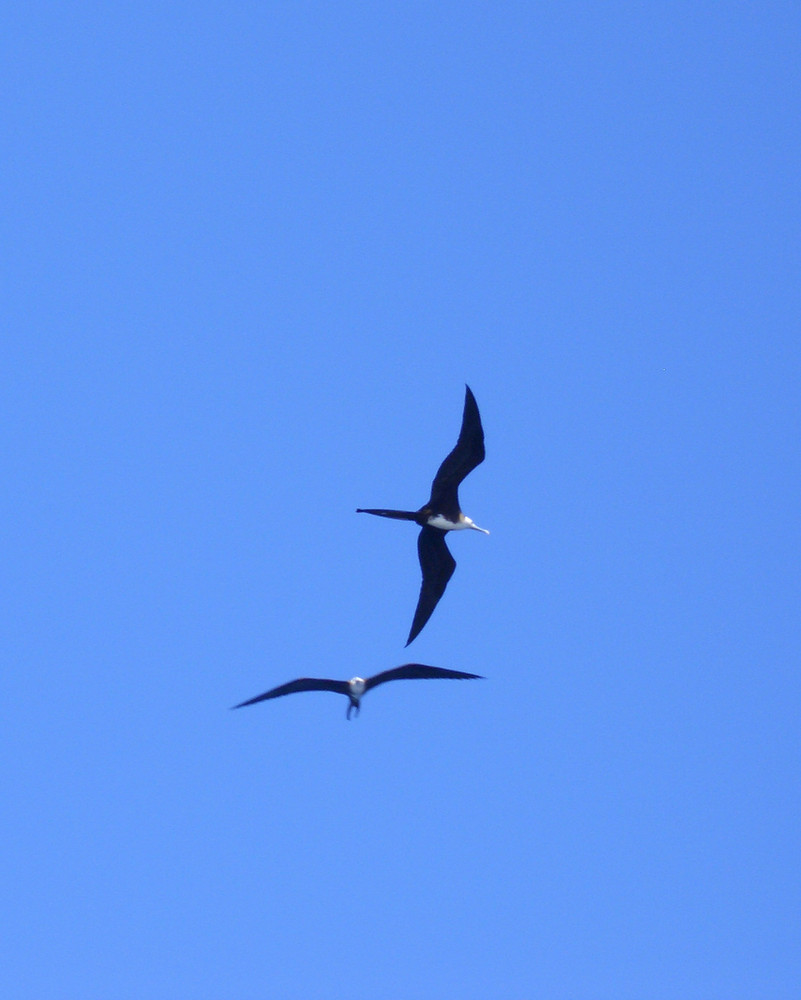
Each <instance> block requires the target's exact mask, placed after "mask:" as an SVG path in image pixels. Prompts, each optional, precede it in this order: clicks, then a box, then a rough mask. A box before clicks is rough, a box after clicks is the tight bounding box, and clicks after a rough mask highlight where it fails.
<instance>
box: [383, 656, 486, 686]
mask: <svg viewBox="0 0 801 1000" xmlns="http://www.w3.org/2000/svg"><path fill="white" fill-rule="evenodd" d="M431 677H450V678H452V679H453V680H457V681H467V680H484V678H483V677H482V676H481V674H466V673H463V672H462V671H461V670H446V669H445V668H444V667H427V666H426V665H425V663H404V665H403V666H402V667H393V668H392V670H383V671H382V672H381V673H380V674H376V675H375V677H369V678H368V679H367V680H366V681H365V685H364V690H365V691H369V690H370V688H374V687H378V685H379V684H384V683H386V682H387V681H407V680H423V679H427V678H431Z"/></svg>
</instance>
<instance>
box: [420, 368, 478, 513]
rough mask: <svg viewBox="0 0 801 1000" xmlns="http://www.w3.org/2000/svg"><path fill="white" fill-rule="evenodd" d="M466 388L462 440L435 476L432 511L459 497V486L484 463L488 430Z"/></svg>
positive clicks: (473, 398)
mask: <svg viewBox="0 0 801 1000" xmlns="http://www.w3.org/2000/svg"><path fill="white" fill-rule="evenodd" d="M464 388H465V394H464V413H463V414H462V429H461V430H460V431H459V440H458V441H457V442H456V446H455V448H454V449H453V451H452V452H451V453H450V455H448V457H447V458H446V459H445V460H444V462H443V463H442V465H440V467H439V469H438V470H437V474H436V476H434V482H433V483H432V484H431V499H430V500H429V501H428V505H429V506H431V507H436V506H437V505H438V501H440V500H441V499H442V498H443V497H448V495H451V496H454V497H455V495H456V491H457V490H458V488H459V483H461V481H462V480H463V479H464V477H465V476H466V475H468V473H470V472H472V471H473V469H475V467H476V466H477V465H480V464H481V463H482V462H483V461H484V428H483V427H482V426H481V417H480V416H479V413H478V405H477V404H476V397H475V396H474V395H473V393H472V392H471V390H470V386H469V385H466V386H465V387H464Z"/></svg>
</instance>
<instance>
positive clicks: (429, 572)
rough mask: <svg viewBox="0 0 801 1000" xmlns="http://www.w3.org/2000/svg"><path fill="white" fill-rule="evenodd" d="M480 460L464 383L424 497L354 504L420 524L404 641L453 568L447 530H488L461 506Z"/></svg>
mask: <svg viewBox="0 0 801 1000" xmlns="http://www.w3.org/2000/svg"><path fill="white" fill-rule="evenodd" d="M483 461H484V429H483V427H482V426H481V417H480V415H479V412H478V405H477V403H476V398H475V396H474V395H473V393H472V392H471V390H470V386H469V385H466V386H465V396H464V412H463V414H462V427H461V430H460V431H459V439H458V441H457V442H456V446H455V447H454V449H453V451H452V452H451V453H450V454H449V455H448V457H447V458H446V459H445V460H444V462H443V463H442V465H440V467H439V469H438V470H437V474H436V476H434V482H433V483H432V484H431V496H430V497H429V500H428V503H426V504H425V505H424V506H423V507H421V508H420V509H419V510H415V511H411V510H385V509H384V508H379V509H377V508H367V507H359V508H357V510H356V513H357V514H375V515H377V516H378V517H392V518H395V519H396V520H398V521H415V522H416V523H417V524H419V525H420V526H421V528H422V531H421V532H420V534H419V536H418V538H417V554H418V557H419V559H420V569H421V570H422V574H423V582H422V584H421V586H420V597H419V598H418V601H417V608H416V610H415V612H414V618H413V620H412V627H411V629H410V631H409V638H408V639H407V640H406V645H407V646H408V645H409V643H410V642H412V641H413V640H414V639H415V638H417V636H418V635H419V634H420V632H421V631H422V629H423V626H424V625H425V624H426V622H427V621H428V619H429V618H430V617H431V615H432V613H433V611H434V608H435V607H436V606H437V604H438V603H439V599H440V598H441V597H442V595H443V594H444V593H445V588H446V587H447V586H448V581H449V580H450V578H451V577H452V576H453V571H454V570H455V569H456V560H455V559H454V558H453V556H452V555H451V554H450V552H449V551H448V546H447V545H446V544H445V533H446V532H447V531H459V530H461V529H463V528H472V529H473V530H474V531H482V532H483V533H484V534H485V535H488V534H489V532H488V531H487V529H486V528H479V526H478V525H477V524H474V523H473V521H472V520H471V519H470V518H469V517H466V516H465V515H464V514H463V513H462V509H461V507H460V506H459V486H460V485H461V483H462V480H463V479H464V478H465V477H466V476H467V475H468V474H469V473H471V472H472V471H473V469H475V467H476V466H477V465H480V464H481V463H482V462H483Z"/></svg>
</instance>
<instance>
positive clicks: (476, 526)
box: [470, 524, 489, 535]
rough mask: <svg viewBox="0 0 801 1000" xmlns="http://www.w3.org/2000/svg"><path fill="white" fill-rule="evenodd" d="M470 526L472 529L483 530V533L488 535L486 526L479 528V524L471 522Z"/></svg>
mask: <svg viewBox="0 0 801 1000" xmlns="http://www.w3.org/2000/svg"><path fill="white" fill-rule="evenodd" d="M470 527H471V528H473V530H474V531H481V532H483V533H484V534H485V535H488V534H489V532H488V531H487V529H486V528H479V526H478V525H477V524H471V525H470Z"/></svg>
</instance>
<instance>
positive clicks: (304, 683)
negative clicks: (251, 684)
mask: <svg viewBox="0 0 801 1000" xmlns="http://www.w3.org/2000/svg"><path fill="white" fill-rule="evenodd" d="M296 691H336V693H337V694H347V693H348V691H349V688H348V682H347V681H329V680H325V679H319V678H317V677H299V678H298V679H297V680H296V681H289V682H288V683H287V684H281V685H280V686H279V687H276V688H272V690H270V691H265V692H264V694H259V695H257V696H256V697H255V698H249V699H248V700H247V701H243V702H240V703H239V704H238V705H234V706H233V707H234V708H244V707H245V705H255V704H256V702H257V701H267V699H268V698H280V697H281V696H282V695H285V694H294V693H295V692H296Z"/></svg>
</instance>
